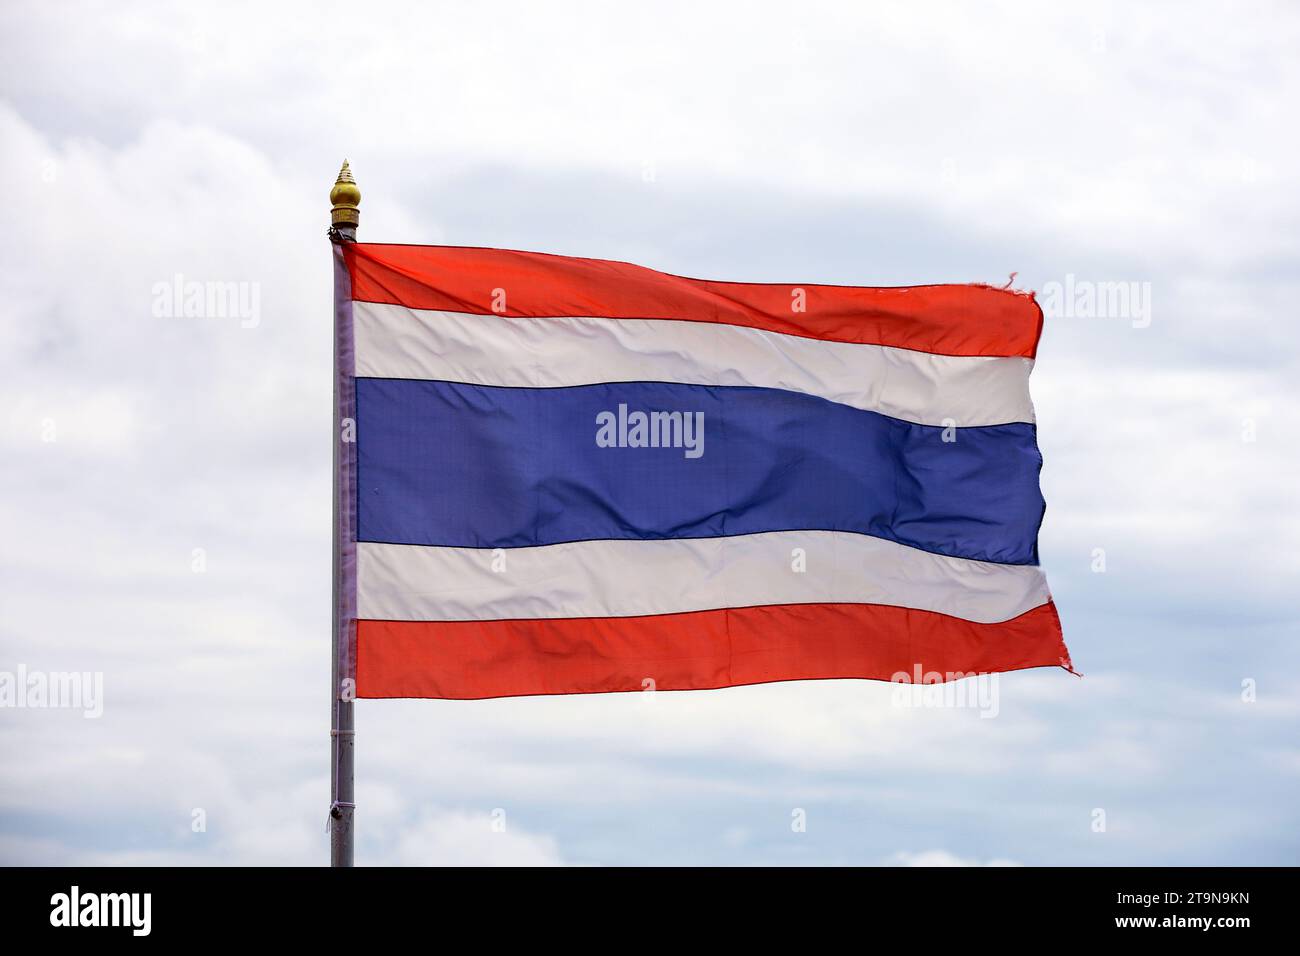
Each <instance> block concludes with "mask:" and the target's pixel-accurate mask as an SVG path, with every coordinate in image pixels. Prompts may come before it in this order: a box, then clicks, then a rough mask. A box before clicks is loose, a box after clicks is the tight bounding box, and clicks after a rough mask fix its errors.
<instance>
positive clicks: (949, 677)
mask: <svg viewBox="0 0 1300 956" xmlns="http://www.w3.org/2000/svg"><path fill="white" fill-rule="evenodd" d="M890 681H891V682H892V683H893V684H894V685H895V686H894V692H893V704H894V706H895V707H917V708H922V709H930V708H944V709H950V708H952V709H969V710H978V711H979V715H980V717H981V719H982V718H986V717H996V716H997V715H998V713H999V712H1000V711H1001V704H1000V703H999V700H1000V697H999V693H1000V690H999V686H1000V685H999V684H998V675H997V673H996V672H995V673H985V672H983V671H971V672H969V673H966V672H963V671H947V672H945V673H942V674H941V673H939V672H938V671H925V672H922V670H921V665H920V664H917V665H915V666H914V667H913V668H912V671H911V672H910V673H909V672H908V671H898V672H897V673H896V674H894V675H893V676H892V677H890Z"/></svg>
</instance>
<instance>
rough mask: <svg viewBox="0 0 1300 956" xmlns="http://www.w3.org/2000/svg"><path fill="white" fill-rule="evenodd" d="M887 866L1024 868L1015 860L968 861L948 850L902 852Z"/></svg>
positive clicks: (894, 856) (892, 858) (891, 858)
mask: <svg viewBox="0 0 1300 956" xmlns="http://www.w3.org/2000/svg"><path fill="white" fill-rule="evenodd" d="M886 865H887V866H1022V865H1023V864H1020V863H1017V862H1016V861H1015V860H1000V859H992V860H989V861H988V862H987V863H981V862H980V861H979V860H967V859H963V858H962V857H959V856H954V855H953V854H951V853H949V852H948V851H947V850H923V851H921V852H920V853H908V852H907V851H905V850H900V851H899V852H897V853H895V854H894V855H893V856H891V857H890V858H889V861H888V863H887V864H886Z"/></svg>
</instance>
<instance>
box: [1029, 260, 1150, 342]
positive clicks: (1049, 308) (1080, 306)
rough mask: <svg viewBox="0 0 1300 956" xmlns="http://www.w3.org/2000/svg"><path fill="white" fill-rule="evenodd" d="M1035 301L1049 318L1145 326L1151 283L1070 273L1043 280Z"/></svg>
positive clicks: (1148, 310) (1148, 315) (1139, 327)
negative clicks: (1122, 321)
mask: <svg viewBox="0 0 1300 956" xmlns="http://www.w3.org/2000/svg"><path fill="white" fill-rule="evenodd" d="M1038 304H1039V305H1040V306H1041V307H1042V309H1043V314H1044V315H1045V316H1047V317H1048V318H1052V319H1127V320H1128V321H1129V322H1131V323H1132V324H1133V328H1135V329H1145V328H1146V327H1147V326H1149V325H1150V324H1151V283H1150V282H1133V281H1126V280H1125V281H1111V280H1107V281H1102V282H1098V281H1094V280H1091V279H1079V278H1076V277H1075V275H1074V273H1073V272H1070V273H1066V276H1065V281H1064V282H1057V281H1056V280H1052V281H1051V282H1045V283H1043V289H1042V291H1041V292H1040V293H1039V294H1038Z"/></svg>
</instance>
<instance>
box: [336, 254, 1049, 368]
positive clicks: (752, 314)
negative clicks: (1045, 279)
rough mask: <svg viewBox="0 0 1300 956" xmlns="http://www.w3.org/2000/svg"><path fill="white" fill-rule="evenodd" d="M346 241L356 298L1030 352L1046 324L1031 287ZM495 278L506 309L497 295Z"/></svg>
mask: <svg viewBox="0 0 1300 956" xmlns="http://www.w3.org/2000/svg"><path fill="white" fill-rule="evenodd" d="M344 250H345V255H346V258H347V263H348V268H349V269H350V270H351V272H352V295H353V298H354V299H357V300H360V301H363V302H386V303H391V304H394V305H404V306H407V307H408V308H412V309H434V310H440V311H445V312H468V313H475V314H482V315H487V314H491V313H492V312H494V311H497V312H500V314H502V315H510V316H553V315H559V316H600V317H605V318H613V319H684V320H689V321H693V322H719V323H725V324H728V325H740V326H746V327H748V328H754V329H766V330H768V331H770V332H783V333H786V334H788V335H800V336H804V337H805V338H814V339H827V340H832V341H837V342H860V343H865V344H871V345H889V346H893V347H895V348H904V349H912V350H915V351H920V352H933V353H937V354H942V355H1018V356H1025V357H1027V358H1032V357H1033V356H1034V353H1035V351H1036V349H1037V347H1038V337H1039V334H1040V333H1041V331H1042V325H1043V313H1042V310H1041V309H1040V308H1039V307H1038V303H1037V302H1035V301H1034V298H1033V295H1032V293H1025V292H1012V291H1010V290H1007V289H994V288H991V287H989V286H985V285H930V286H915V287H912V288H886V289H873V288H865V287H862V288H859V287H853V286H828V285H807V284H805V285H796V284H788V285H776V284H755V283H744V282H709V281H706V280H703V279H686V278H682V277H681V276H673V275H667V274H665V273H662V272H655V271H654V270H653V269H645V268H642V267H641V266H634V265H631V264H629V263H626V262H611V261H607V260H604V259H577V258H572V257H569V256H552V255H545V254H543V253H538V252H512V251H509V250H504V249H467V248H458V247H449V246H390V245H380V244H372V243H355V244H354V243H349V244H347V245H346V246H345V247H344ZM498 289H500V290H502V291H503V292H504V297H505V301H504V308H502V307H501V304H500V300H499V298H498V299H497V300H496V301H495V302H494V298H493V296H494V294H495V295H498V296H499V295H500V293H494V290H498ZM796 289H802V290H804V295H805V310H804V311H795V308H794V305H795V295H794V290H796ZM494 305H495V306H496V308H494Z"/></svg>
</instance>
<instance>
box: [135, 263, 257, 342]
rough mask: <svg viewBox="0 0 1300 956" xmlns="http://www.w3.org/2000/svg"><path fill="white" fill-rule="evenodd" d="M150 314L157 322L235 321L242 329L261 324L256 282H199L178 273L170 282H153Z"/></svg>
mask: <svg viewBox="0 0 1300 956" xmlns="http://www.w3.org/2000/svg"><path fill="white" fill-rule="evenodd" d="M152 291H153V314H154V317H155V318H159V319H238V320H239V327H240V328H242V329H255V328H257V326H258V325H259V324H260V323H261V321H262V284H261V283H260V282H221V281H206V282H199V281H196V280H193V279H190V280H187V279H186V278H185V276H183V275H181V274H180V273H179V272H178V273H176V275H175V276H173V277H172V280H171V281H170V282H155V283H154V286H153V290H152Z"/></svg>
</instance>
